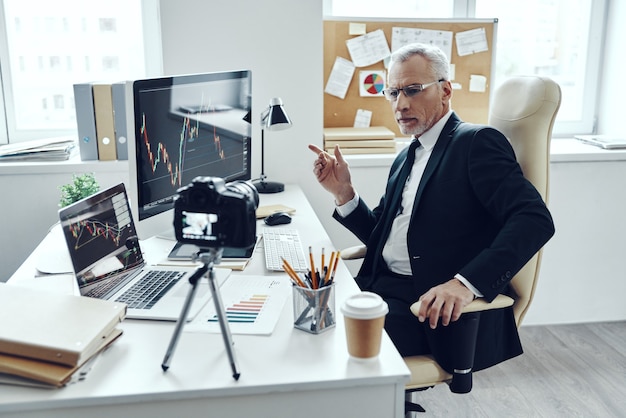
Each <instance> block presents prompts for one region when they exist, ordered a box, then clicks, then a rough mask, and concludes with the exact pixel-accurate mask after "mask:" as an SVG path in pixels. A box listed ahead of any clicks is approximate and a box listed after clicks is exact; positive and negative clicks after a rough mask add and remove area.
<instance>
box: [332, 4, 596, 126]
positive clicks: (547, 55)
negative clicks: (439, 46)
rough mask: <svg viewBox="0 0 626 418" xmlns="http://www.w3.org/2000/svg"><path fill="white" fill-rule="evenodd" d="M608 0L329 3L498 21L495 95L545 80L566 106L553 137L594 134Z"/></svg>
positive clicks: (370, 11) (345, 11) (339, 11)
mask: <svg viewBox="0 0 626 418" xmlns="http://www.w3.org/2000/svg"><path fill="white" fill-rule="evenodd" d="M605 8H606V0H508V1H503V0H441V1H432V0H430V1H429V0H387V1H386V2H385V3H384V5H382V6H381V4H380V2H376V1H371V0H367V1H360V2H353V1H352V0H325V3H324V12H325V15H330V16H354V17H356V16H358V17H380V18H421V19H423V18H497V19H498V25H497V33H496V63H495V74H494V80H492V88H493V89H492V90H494V89H495V88H497V87H498V85H499V84H501V83H502V82H503V81H504V80H506V79H507V78H508V77H510V76H513V75H520V74H535V75H542V76H547V77H550V78H552V79H554V80H555V81H557V82H558V83H559V85H560V86H561V89H562V93H563V101H562V104H561V108H560V110H559V113H558V116H557V121H556V124H555V127H554V135H555V136H566V135H568V136H571V135H573V134H580V133H592V132H593V131H594V129H595V126H594V124H595V116H596V115H595V109H596V92H597V89H598V86H599V74H600V58H601V50H602V39H603V33H602V29H603V28H604V27H605Z"/></svg>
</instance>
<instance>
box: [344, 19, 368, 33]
mask: <svg viewBox="0 0 626 418" xmlns="http://www.w3.org/2000/svg"><path fill="white" fill-rule="evenodd" d="M365 33H366V26H365V23H354V22H350V26H349V27H348V34H349V35H352V36H356V35H365Z"/></svg>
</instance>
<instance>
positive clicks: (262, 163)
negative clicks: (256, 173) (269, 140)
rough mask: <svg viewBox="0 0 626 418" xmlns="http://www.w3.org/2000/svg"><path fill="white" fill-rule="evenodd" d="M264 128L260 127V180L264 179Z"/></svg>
mask: <svg viewBox="0 0 626 418" xmlns="http://www.w3.org/2000/svg"><path fill="white" fill-rule="evenodd" d="M266 177H267V176H266V175H265V129H264V128H261V181H265V178H266Z"/></svg>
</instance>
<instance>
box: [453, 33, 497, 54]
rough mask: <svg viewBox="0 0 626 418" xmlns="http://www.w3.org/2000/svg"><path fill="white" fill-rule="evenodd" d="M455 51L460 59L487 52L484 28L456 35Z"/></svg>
mask: <svg viewBox="0 0 626 418" xmlns="http://www.w3.org/2000/svg"><path fill="white" fill-rule="evenodd" d="M455 36H456V49H457V53H458V54H459V56H460V57H464V56H465V55H470V54H475V53H477V52H484V51H488V50H489V46H488V44H487V33H486V32H485V28H476V29H472V30H467V31H465V32H458V33H457V34H456V35H455Z"/></svg>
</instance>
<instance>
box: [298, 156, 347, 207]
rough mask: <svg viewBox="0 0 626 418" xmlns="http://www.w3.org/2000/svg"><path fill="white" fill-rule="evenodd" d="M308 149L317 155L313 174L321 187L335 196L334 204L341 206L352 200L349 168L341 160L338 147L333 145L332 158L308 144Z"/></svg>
mask: <svg viewBox="0 0 626 418" xmlns="http://www.w3.org/2000/svg"><path fill="white" fill-rule="evenodd" d="M309 149H310V150H311V151H313V152H314V153H316V154H317V159H316V160H315V161H314V162H313V174H315V178H317V181H318V182H319V183H320V184H321V185H322V187H324V188H325V189H326V190H328V191H329V192H330V193H332V195H333V196H335V203H336V204H337V205H339V206H341V205H343V204H344V203H347V202H349V201H350V200H352V198H354V196H355V191H354V188H353V187H352V180H351V177H350V168H349V167H348V163H347V162H346V160H344V159H343V154H342V153H341V149H339V145H335V149H334V154H335V155H334V156H333V155H330V154H329V153H327V152H326V151H324V150H321V149H319V148H318V147H317V146H315V145H313V144H309Z"/></svg>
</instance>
